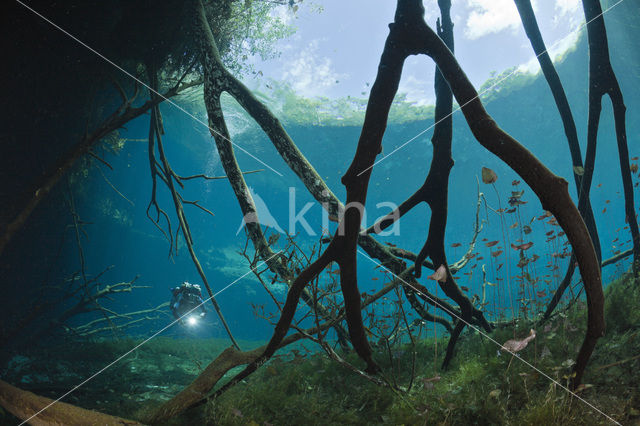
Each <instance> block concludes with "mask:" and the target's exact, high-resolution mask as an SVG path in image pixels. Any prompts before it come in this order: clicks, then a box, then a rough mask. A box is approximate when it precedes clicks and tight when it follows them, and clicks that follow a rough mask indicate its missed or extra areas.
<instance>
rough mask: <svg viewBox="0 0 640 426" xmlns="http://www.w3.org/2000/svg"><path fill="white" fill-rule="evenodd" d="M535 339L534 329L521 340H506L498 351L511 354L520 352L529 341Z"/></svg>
mask: <svg viewBox="0 0 640 426" xmlns="http://www.w3.org/2000/svg"><path fill="white" fill-rule="evenodd" d="M535 338H536V331H535V330H534V329H531V330H530V331H529V335H528V336H527V337H525V338H524V339H522V340H515V339H511V340H507V341H506V342H504V344H503V345H502V347H501V348H500V350H502V351H507V352H511V353H516V352H520V351H521V350H523V349H524V348H526V347H527V345H528V344H529V342H530V341H531V340H533V339H535Z"/></svg>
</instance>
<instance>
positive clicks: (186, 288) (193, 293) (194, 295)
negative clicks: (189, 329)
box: [170, 282, 207, 321]
mask: <svg viewBox="0 0 640 426" xmlns="http://www.w3.org/2000/svg"><path fill="white" fill-rule="evenodd" d="M171 293H172V294H173V297H171V305H170V307H171V312H173V316H174V317H175V318H176V319H177V320H180V321H182V317H183V316H184V315H185V314H187V313H188V312H190V311H191V310H192V309H193V312H191V313H192V314H194V315H195V314H196V313H197V312H199V315H200V316H201V317H203V316H204V315H205V314H206V312H207V311H206V309H205V307H204V302H203V300H202V292H201V291H200V286H199V285H197V284H189V283H187V282H185V283H182V285H181V286H180V287H175V288H172V289H171ZM194 308H196V309H194Z"/></svg>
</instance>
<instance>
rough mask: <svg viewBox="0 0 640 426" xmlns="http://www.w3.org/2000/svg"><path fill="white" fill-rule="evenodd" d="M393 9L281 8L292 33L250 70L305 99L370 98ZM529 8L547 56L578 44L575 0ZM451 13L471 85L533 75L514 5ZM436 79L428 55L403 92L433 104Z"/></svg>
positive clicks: (545, 1) (462, 2)
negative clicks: (512, 71) (515, 72)
mask: <svg viewBox="0 0 640 426" xmlns="http://www.w3.org/2000/svg"><path fill="white" fill-rule="evenodd" d="M424 5H425V9H426V14H425V18H426V21H427V23H428V24H429V25H430V26H432V28H434V27H435V21H436V18H437V17H438V16H439V9H438V6H437V1H436V0H425V1H424ZM395 6H396V2H395V1H392V0H315V1H310V0H305V1H303V2H302V3H300V6H299V8H298V9H297V11H296V12H293V10H292V9H291V8H289V7H286V6H283V7H281V8H279V9H278V10H277V11H276V12H275V13H276V14H278V15H279V16H280V17H281V18H282V19H284V20H285V21H286V22H289V23H292V24H293V25H295V26H296V27H297V31H296V33H295V34H294V35H293V36H291V37H290V38H288V39H285V40H282V41H280V42H279V44H278V46H277V48H278V50H279V51H280V52H281V54H280V56H279V58H276V59H271V60H268V61H260V60H258V59H255V61H256V62H255V64H254V65H255V69H256V71H261V72H262V74H263V75H264V77H266V78H267V79H268V78H272V79H275V80H286V81H289V82H290V84H291V85H292V86H293V88H294V89H295V90H296V91H297V92H298V93H299V94H301V95H304V96H307V97H314V96H327V97H330V98H336V97H343V96H355V97H367V96H368V93H369V89H370V87H371V84H372V83H373V80H374V78H375V75H376V69H377V65H378V61H379V58H380V54H381V53H382V48H383V46H384V41H385V39H386V37H387V34H388V24H389V23H390V22H392V21H393V15H394V11H395ZM533 7H534V11H535V12H536V16H537V18H538V24H539V26H540V30H541V32H542V35H543V37H544V39H545V42H546V45H547V48H548V49H549V51H550V52H551V54H552V56H554V57H555V56H556V55H558V54H561V53H563V52H565V51H566V50H567V49H569V48H570V47H571V46H573V45H574V44H575V41H576V40H577V36H578V33H579V31H578V29H579V28H580V27H581V26H582V25H583V24H584V15H583V12H582V8H581V6H580V2H579V0H534V1H533ZM451 16H452V20H453V22H454V37H455V42H456V47H455V50H456V56H457V58H458V60H459V61H460V63H461V65H462V66H463V69H464V70H465V72H466V73H467V75H468V76H469V78H470V79H471V81H472V83H473V84H474V85H475V86H476V87H479V86H480V85H482V83H484V82H485V81H486V80H487V79H488V78H490V77H491V76H492V75H493V74H495V73H496V72H497V73H498V74H499V73H501V72H502V71H504V70H506V69H509V68H512V67H519V68H520V69H521V70H527V71H529V72H536V71H538V65H537V60H536V59H535V55H534V53H533V50H532V48H531V45H530V43H529V40H528V39H527V38H526V35H525V33H524V30H523V29H522V24H521V21H520V17H519V15H518V11H517V9H516V6H515V3H514V2H513V0H453V1H452V10H451ZM433 76H434V66H433V64H432V62H431V60H430V59H429V58H427V57H424V56H421V57H411V58H409V59H408V61H407V63H406V65H405V69H404V72H403V77H402V81H401V84H400V92H401V93H402V92H404V93H406V94H407V99H408V100H410V101H413V102H415V103H416V104H419V105H424V104H432V103H433V102H434V99H435V95H434V92H433ZM261 79H262V78H256V79H255V80H256V81H254V82H252V83H253V84H252V85H253V87H258V86H259V85H260V84H261V83H259V82H258V80H261ZM250 84H251V83H250Z"/></svg>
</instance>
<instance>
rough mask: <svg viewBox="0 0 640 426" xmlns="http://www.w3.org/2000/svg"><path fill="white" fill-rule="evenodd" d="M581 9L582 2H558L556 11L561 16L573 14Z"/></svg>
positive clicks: (573, 0)
mask: <svg viewBox="0 0 640 426" xmlns="http://www.w3.org/2000/svg"><path fill="white" fill-rule="evenodd" d="M579 7H580V0H556V10H557V11H558V15H559V16H564V15H566V14H567V13H573V12H575V11H576V10H577V9H578V8H579Z"/></svg>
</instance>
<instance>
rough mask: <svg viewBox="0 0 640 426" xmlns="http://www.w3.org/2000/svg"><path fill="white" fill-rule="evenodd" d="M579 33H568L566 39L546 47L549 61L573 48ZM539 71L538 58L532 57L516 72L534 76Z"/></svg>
mask: <svg viewBox="0 0 640 426" xmlns="http://www.w3.org/2000/svg"><path fill="white" fill-rule="evenodd" d="M578 38H579V33H578V32H577V31H574V32H571V33H569V34H568V35H567V36H566V37H564V38H562V39H560V40H558V41H557V42H555V43H554V44H553V45H552V46H551V47H548V48H547V50H548V52H549V56H550V57H551V60H554V61H555V60H556V59H557V58H558V56H561V55H562V54H564V53H565V52H566V51H567V50H569V49H571V48H573V47H574V46H575V45H576V43H577V42H578ZM539 70H540V64H539V62H538V58H536V57H535V56H534V57H532V58H531V59H530V60H529V61H527V62H525V63H524V64H522V65H520V66H519V67H518V71H521V72H527V73H530V74H535V73H537V72H538V71H539Z"/></svg>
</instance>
